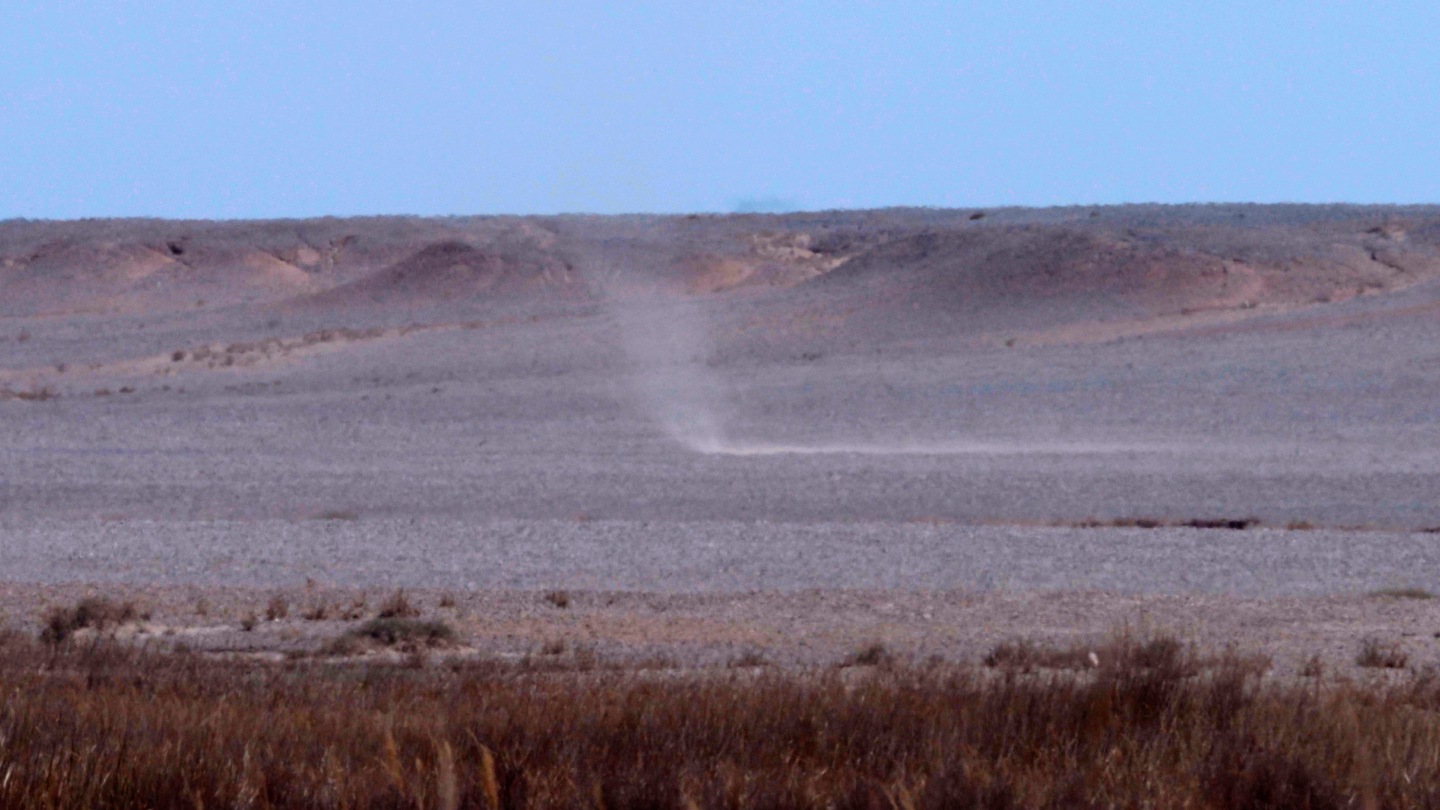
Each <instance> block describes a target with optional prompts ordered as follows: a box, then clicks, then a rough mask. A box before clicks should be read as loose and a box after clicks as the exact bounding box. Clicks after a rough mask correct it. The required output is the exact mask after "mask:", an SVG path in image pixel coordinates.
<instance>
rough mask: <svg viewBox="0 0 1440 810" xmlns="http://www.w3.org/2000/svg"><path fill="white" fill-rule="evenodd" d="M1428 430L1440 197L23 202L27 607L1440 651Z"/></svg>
mask: <svg viewBox="0 0 1440 810" xmlns="http://www.w3.org/2000/svg"><path fill="white" fill-rule="evenodd" d="M1437 448H1440V208H1434V207H1410V208H1403V207H1344V206H1240V205H1235V206H1124V207H1102V208H1065V209H1001V210H986V211H981V210H921V209H913V210H912V209H896V210H882V211H864V212H822V213H806V214H792V215H766V216H762V215H730V216H676V217H652V216H633V217H585V216H561V217H533V218H507V217H486V218H453V219H416V218H404V217H388V218H374V219H315V220H295V221H273V222H181V221H158V220H94V221H80V222H31V221H8V222H0V617H3V622H4V623H5V624H7V625H9V626H12V627H15V628H21V629H26V630H33V629H35V628H37V627H38V622H39V620H40V617H41V616H42V615H43V614H44V613H45V611H46V610H47V608H48V607H50V606H54V605H61V604H68V603H72V602H74V601H75V600H76V599H77V598H79V597H80V596H81V595H84V594H96V595H105V596H110V597H112V598H116V599H126V600H134V601H135V602H136V603H137V604H138V605H140V606H142V607H143V609H144V610H145V612H146V613H147V614H148V615H149V619H148V620H147V621H145V622H143V623H141V624H139V625H136V626H135V627H133V628H131V629H130V630H129V632H133V633H137V634H144V635H145V636H147V637H149V638H153V639H154V640H155V643H158V644H162V645H179V644H185V645H187V646H188V647H190V648H192V649H196V650H201V651H212V652H226V653H236V652H245V653H248V652H254V653H257V654H280V653H285V652H287V651H295V650H305V649H310V648H313V647H315V646H317V645H319V644H322V643H323V642H324V641H325V640H327V639H329V638H332V637H334V636H336V635H337V634H340V633H342V632H343V631H344V628H345V627H346V626H347V616H350V615H352V614H354V615H359V614H363V613H365V612H366V611H367V610H371V609H373V606H375V605H377V604H379V603H381V602H382V601H383V600H385V599H386V598H388V597H390V596H391V595H392V594H393V593H394V592H395V591H397V590H399V589H403V590H404V591H405V593H406V594H407V595H408V596H409V598H410V599H412V600H413V601H415V602H417V603H419V604H421V605H422V606H423V608H424V610H425V612H426V614H427V615H434V616H439V617H443V618H445V619H446V620H447V621H450V622H452V623H453V624H454V625H455V627H456V628H457V629H458V630H459V633H460V637H461V638H462V639H463V645H464V649H465V651H467V653H468V654H474V655H505V656H511V655H525V654H531V653H536V652H537V651H540V650H542V649H546V648H548V649H551V650H559V649H568V650H576V649H581V650H586V651H591V652H594V653H596V654H600V655H613V656H620V657H626V656H630V657H662V658H666V659H668V660H672V661H677V662H680V663H682V664H687V665H688V664H696V665H708V664H724V663H726V662H728V661H732V660H735V659H736V658H738V657H742V656H746V655H751V656H763V657H764V658H765V659H766V660H769V661H773V662H777V663H787V662H790V663H801V664H803V663H825V662H829V661H836V660H841V659H843V658H844V657H846V656H847V655H851V654H853V653H854V651H855V650H856V649H859V648H861V647H863V646H865V645H870V644H874V643H877V642H878V643H881V644H884V645H885V646H886V648H887V649H889V650H892V651H894V652H895V653H896V654H900V655H914V656H921V657H930V656H939V657H942V658H945V659H947V660H950V659H954V660H975V659H977V658H978V657H979V656H981V655H983V654H984V651H985V650H987V649H989V648H991V647H992V646H993V645H994V644H996V643H997V642H999V641H1002V640H1005V639H1011V638H1028V639H1041V640H1053V641H1061V640H1065V641H1068V640H1079V641H1082V642H1083V641H1084V640H1087V639H1091V638H1099V637H1101V636H1104V635H1106V634H1108V633H1111V632H1113V631H1115V630H1116V628H1123V627H1127V626H1128V627H1132V628H1149V629H1155V630H1163V631H1165V632H1167V633H1173V634H1175V635H1176V636H1178V637H1179V638H1182V639H1186V640H1191V641H1195V642H1196V643H1198V644H1202V645H1205V646H1214V647H1220V646H1224V645H1227V644H1237V645H1240V646H1243V647H1245V648H1247V649H1255V650H1260V651H1263V652H1266V653H1268V654H1270V655H1272V656H1273V657H1274V658H1275V661H1276V666H1277V669H1278V670H1280V671H1285V670H1287V669H1289V670H1293V669H1295V668H1296V667H1299V666H1300V665H1301V663H1302V662H1304V661H1306V660H1308V659H1309V658H1310V657H1311V656H1313V655H1319V656H1321V657H1322V658H1324V659H1326V660H1327V661H1329V662H1331V663H1332V664H1333V665H1335V666H1341V667H1344V666H1349V665H1350V664H1351V663H1352V662H1353V660H1354V657H1355V654H1356V651H1357V649H1359V647H1360V645H1361V644H1362V643H1363V641H1364V640H1366V639H1374V638H1379V639H1383V640H1386V641H1387V642H1394V643H1398V644H1400V645H1403V647H1404V648H1405V649H1406V651H1407V652H1408V654H1409V656H1410V658H1411V660H1412V661H1413V662H1415V663H1416V665H1423V664H1425V663H1437V664H1440V599H1428V598H1418V597H1423V596H1425V595H1426V594H1427V593H1428V592H1440V450H1437ZM442 603H443V604H442ZM277 604H283V605H285V606H286V608H287V609H286V610H285V611H283V613H284V614H285V615H272V616H271V617H268V618H273V619H274V620H267V616H266V613H267V608H271V609H270V610H269V611H268V612H269V613H271V614H275V613H276V612H277V611H275V610H274V609H273V607H274V606H275V605H277ZM252 615H253V616H255V617H258V619H259V621H258V622H257V623H255V624H254V625H253V626H251V627H250V629H248V630H247V629H245V628H244V627H243V626H242V625H246V624H249V623H248V622H246V621H245V619H246V617H249V616H252Z"/></svg>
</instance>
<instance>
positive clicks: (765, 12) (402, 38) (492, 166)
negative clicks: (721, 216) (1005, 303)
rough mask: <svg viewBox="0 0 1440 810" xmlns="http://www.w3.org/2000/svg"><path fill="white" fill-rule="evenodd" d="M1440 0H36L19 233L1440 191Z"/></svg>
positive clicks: (18, 159) (16, 171) (8, 37)
mask: <svg viewBox="0 0 1440 810" xmlns="http://www.w3.org/2000/svg"><path fill="white" fill-rule="evenodd" d="M1437 183H1440V4H1437V3H1435V2H1433V1H1432V2H1420V1H1416V2H1367V3H1360V2H1325V1H1324V0H1320V1H1318V2H1264V1H1263V0H1261V1H1260V2H1247V3H1241V2H1230V0H1217V1H1216V2H1207V3H1202V2H1105V1H1104V0H1095V2H1090V3H1074V2H1036V1H1031V2H994V1H993V0H992V2H988V3H977V2H894V3H878V2H728V3H693V2H655V3H621V2H616V3H599V2H548V3H546V2H534V3H519V2H514V3H498V2H497V3H476V2H420V3H406V4H401V3H381V2H363V1H360V2H334V1H333V0H314V1H312V2H305V3H292V2H276V1H274V0H271V1H268V2H267V1H266V0H256V1H255V2H244V3H241V2H194V0H189V2H160V1H159V0H156V1H154V2H108V3H107V2H20V1H18V0H16V1H15V2H7V3H4V4H3V6H0V218H5V217H34V218H76V217H94V216H165V217H207V218H209V217H214V218H238V217H244V218H250V217H296V216H317V215H327V214H334V215H353V214H394V213H410V214H489V213H556V212H577V211H585V212H595V213H619V212H667V213H668V212H684V211H729V210H769V209H792V208H799V209H822V208H868V207H882V206H893V205H923V206H952V207H969V206H997V205H1040V206H1045V205H1062V204H1103V203H1120V202H1191V201H1202V202H1204V201H1251V202H1280V201H1292V202H1363V203H1370V202H1375V203H1379V202H1397V203H1412V202H1417V203H1420V202H1437V201H1440V193H1437Z"/></svg>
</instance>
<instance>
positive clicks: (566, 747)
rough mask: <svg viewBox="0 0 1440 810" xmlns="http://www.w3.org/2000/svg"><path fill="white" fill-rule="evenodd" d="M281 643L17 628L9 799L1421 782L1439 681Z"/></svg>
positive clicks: (1210, 794)
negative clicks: (507, 654)
mask: <svg viewBox="0 0 1440 810" xmlns="http://www.w3.org/2000/svg"><path fill="white" fill-rule="evenodd" d="M1101 649H1102V651H1103V652H1102V655H1103V659H1102V661H1101V663H1100V665H1099V666H1097V667H1093V668H1091V669H1087V670H1084V671H1076V670H1055V671H1051V672H1048V673H1047V672H1038V671H1037V672H1036V673H1032V674H1023V673H1022V672H1021V671H1019V670H1017V669H985V668H978V669H977V668H969V667H956V666H946V665H933V666H917V665H913V664H908V663H905V662H903V661H897V662H894V663H892V665H890V666H887V667H863V668H855V667H835V668H829V669H824V670H814V671H805V672H794V671H791V672H786V671H783V670H778V669H773V668H772V669H766V670H761V671H755V670H746V671H736V670H733V669H724V670H714V671H707V672H695V673H691V674H688V675H683V674H682V675H676V674H675V673H673V672H671V673H664V674H655V673H650V674H646V673H640V672H635V671H628V672H627V671H614V670H605V669H594V670H588V671H582V672H577V671H563V670H554V669H545V670H535V671H532V670H529V669H526V668H525V667H524V666H523V665H519V664H500V663H496V662H483V661H480V662H475V661H472V662H469V663H453V664H448V665H439V664H436V663H434V662H432V663H430V664H428V665H425V666H422V667H420V668H405V667H397V666H377V665H341V664H335V663H324V662H317V661H314V660H308V661H291V662H287V663H284V664H262V663H258V662H249V661H239V660H212V659H206V658H202V657H199V656H195V655H162V654H157V653H147V652H144V651H140V650H136V649H133V648H128V647H124V646H120V645H118V644H113V643H87V644H74V643H64V644H59V645H43V644H40V643H38V642H36V641H33V640H31V639H28V638H19V637H15V636H9V637H4V638H3V639H0V694H3V695H4V698H3V703H0V807H153V808H180V807H184V808H195V807H274V808H290V807H297V808H298V807H307V808H308V807H336V808H341V807H366V808H401V807H404V808H416V807H421V808H430V807H444V808H450V807H482V808H500V807H507V808H508V807H576V808H579V807H585V808H595V807H606V808H627V807H667V808H669V807H697V808H709V807H777V808H780V807H839V808H852V807H853V808H870V807H875V808H891V807H901V808H912V807H913V808H932V807H933V808H950V807H1077V806H1081V807H1083V806H1097V807H1098V806H1104V807H1113V806H1120V807H1132V806H1151V807H1216V808H1230V807H1234V808H1240V807H1310V808H1327V807H1336V808H1338V807H1421V806H1436V805H1437V804H1440V767H1437V764H1440V714H1437V711H1440V680H1437V679H1436V678H1433V677H1431V676H1429V675H1425V674H1416V673H1411V674H1408V675H1406V676H1404V677H1403V678H1401V679H1400V680H1392V681H1383V683H1384V685H1375V686H1356V685H1350V684H1345V683H1339V682H1329V681H1325V682H1323V683H1316V682H1315V681H1314V680H1306V681H1303V682H1299V683H1294V684H1265V683H1262V680H1261V678H1260V677H1259V675H1258V668H1257V667H1255V666H1251V665H1248V664H1247V663H1246V662H1245V661H1244V660H1242V659H1239V658H1236V657H1233V656H1219V657H1215V658H1205V659H1202V658H1200V657H1198V656H1196V655H1194V654H1192V652H1191V651H1189V650H1187V649H1185V648H1183V647H1182V646H1180V645H1177V644H1175V643H1173V642H1172V641H1170V640H1166V639H1159V640H1155V639H1151V640H1146V641H1128V640H1124V639H1122V640H1120V641H1117V642H1115V643H1113V644H1111V645H1109V646H1105V647H1102V648H1101Z"/></svg>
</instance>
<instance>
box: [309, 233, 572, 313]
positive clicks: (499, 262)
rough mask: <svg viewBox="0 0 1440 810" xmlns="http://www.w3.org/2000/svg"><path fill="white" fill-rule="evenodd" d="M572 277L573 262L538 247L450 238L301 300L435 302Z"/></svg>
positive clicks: (497, 293)
mask: <svg viewBox="0 0 1440 810" xmlns="http://www.w3.org/2000/svg"><path fill="white" fill-rule="evenodd" d="M572 281H573V279H572V274H571V269H570V266H569V265H568V264H566V263H565V262H564V261H563V260H562V259H560V258H559V257H558V256H555V255H554V254H552V253H550V252H549V251H546V250H544V249H543V248H540V247H537V246H523V247H518V248H510V247H505V246H500V247H484V248H481V247H475V246H474V245H471V244H469V243H466V242H462V241H459V240H446V241H443V242H437V243H434V244H431V245H427V246H425V247H424V248H422V249H421V250H420V251H419V252H417V253H415V254H414V255H412V256H410V257H408V258H406V259H404V260H402V261H400V262H397V263H395V264H393V265H391V266H389V267H386V268H384V269H383V270H380V271H378V272H375V273H372V274H371V275H368V276H365V277H364V278H361V279H358V280H356V281H352V282H349V283H347V284H341V285H340V286H338V287H334V288H332V289H329V290H326V291H324V292H321V293H317V294H315V295H311V296H307V297H306V298H305V299H303V302H304V303H307V304H313V305H320V306H348V305H367V304H386V303H395V302H412V303H434V302H440V301H456V300H464V299H469V298H474V297H476V296H481V295H488V296H504V295H514V294H517V293H523V292H528V291H531V290H538V289H542V288H546V287H555V286H567V285H569V284H570V283H571V282H572Z"/></svg>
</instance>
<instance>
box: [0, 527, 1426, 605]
mask: <svg viewBox="0 0 1440 810" xmlns="http://www.w3.org/2000/svg"><path fill="white" fill-rule="evenodd" d="M0 537H3V539H4V544H5V549H6V559H5V568H6V573H7V577H8V578H9V579H11V580H19V581H29V582H37V583H40V582H65V581H70V580H74V579H81V580H86V581H92V582H105V583H125V584H132V585H144V584H156V585H208V586H248V587H265V586H295V585H299V584H300V583H302V582H303V581H304V580H305V579H307V578H309V579H313V580H315V581H318V582H321V583H325V584H328V585H332V586H339V587H346V588H364V587H377V586H383V587H390V588H398V587H405V588H412V589H413V588H421V589H446V588H449V589H457V590H479V589H500V590H543V589H549V588H562V589H577V590H601V591H623V590H629V591H649V592H660V593H689V592H714V593H736V592H740V593H743V592H747V591H798V590H806V589H851V590H887V589H893V590H936V591H943V590H960V591H971V592H979V593H985V592H997V591H1028V590H1065V589H1076V590H1099V591H1110V592H1114V593H1129V594H1150V595H1157V594H1175V593H1197V594H1234V595H1239V596H1246V597H1274V596H1314V595H1327V594H1346V593H1351V594H1363V593H1366V592H1368V591H1372V590H1378V589H1384V588H1395V587H1413V588H1423V589H1428V590H1432V591H1436V592H1440V535H1433V534H1401V533H1373V532H1364V533H1357V532H1336V531H1283V530H1280V531H1277V530H1252V531H1230V530H1196V529H1156V530H1146V529H1105V530H1094V529H1069V528H1033V527H984V526H922V525H893V524H885V523H858V524H856V523H844V524H839V523H816V524H783V523H781V524H776V523H769V522H758V523H736V522H692V523H663V522H628V521H587V522H573V521H571V522H560V521H484V522H474V521H469V520H463V521H462V520H410V519H363V520H354V521H350V520H325V521H314V520H312V521H280V520H261V521H203V522H200V521H193V522H192V521H148V520H126V521H103V522H102V521H36V522H25V523H20V524H18V525H17V524H14V523H11V524H7V525H4V526H0Z"/></svg>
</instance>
